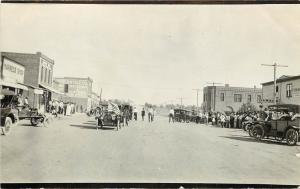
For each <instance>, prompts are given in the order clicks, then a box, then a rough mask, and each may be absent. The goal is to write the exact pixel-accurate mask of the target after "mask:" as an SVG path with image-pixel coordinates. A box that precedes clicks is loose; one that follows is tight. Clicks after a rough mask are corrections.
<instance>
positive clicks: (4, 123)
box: [0, 90, 18, 135]
mask: <svg viewBox="0 0 300 189" xmlns="http://www.w3.org/2000/svg"><path fill="white" fill-rule="evenodd" d="M12 96H14V92H12V91H9V90H1V93H0V100H1V102H0V105H1V109H0V115H1V131H2V134H3V135H7V134H9V132H10V130H11V127H12V126H13V125H14V124H16V123H17V122H18V109H17V108H16V106H15V105H14V103H12V98H11V97H12Z"/></svg>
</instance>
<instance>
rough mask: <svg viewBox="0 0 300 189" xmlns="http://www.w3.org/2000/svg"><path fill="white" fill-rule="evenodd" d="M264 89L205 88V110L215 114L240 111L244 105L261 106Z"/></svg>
mask: <svg viewBox="0 0 300 189" xmlns="http://www.w3.org/2000/svg"><path fill="white" fill-rule="evenodd" d="M261 100H262V89H260V88H256V87H254V88H246V87H230V86H229V85H228V84H226V85H225V86H207V87H204V88H203V104H202V107H203V110H204V111H213V112H224V111H235V112H236V111H238V110H239V108H240V107H241V106H242V105H243V104H247V103H251V104H253V105H254V106H255V107H256V108H257V109H259V106H260V105H261Z"/></svg>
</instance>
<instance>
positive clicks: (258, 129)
mask: <svg viewBox="0 0 300 189" xmlns="http://www.w3.org/2000/svg"><path fill="white" fill-rule="evenodd" d="M252 134H253V137H254V138H256V139H257V140H261V139H263V138H264V134H265V131H264V128H263V127H262V126H261V125H255V126H254V127H253V129H252Z"/></svg>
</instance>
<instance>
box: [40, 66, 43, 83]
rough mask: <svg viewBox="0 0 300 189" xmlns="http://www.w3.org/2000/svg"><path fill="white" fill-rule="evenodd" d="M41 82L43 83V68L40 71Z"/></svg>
mask: <svg viewBox="0 0 300 189" xmlns="http://www.w3.org/2000/svg"><path fill="white" fill-rule="evenodd" d="M40 81H41V82H43V81H44V67H43V66H42V70H41V80H40Z"/></svg>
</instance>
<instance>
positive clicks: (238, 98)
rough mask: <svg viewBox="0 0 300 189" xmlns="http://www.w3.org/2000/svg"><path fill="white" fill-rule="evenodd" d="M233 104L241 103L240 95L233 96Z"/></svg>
mask: <svg viewBox="0 0 300 189" xmlns="http://www.w3.org/2000/svg"><path fill="white" fill-rule="evenodd" d="M234 102H242V95H241V94H234Z"/></svg>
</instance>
